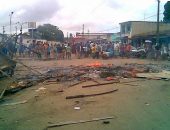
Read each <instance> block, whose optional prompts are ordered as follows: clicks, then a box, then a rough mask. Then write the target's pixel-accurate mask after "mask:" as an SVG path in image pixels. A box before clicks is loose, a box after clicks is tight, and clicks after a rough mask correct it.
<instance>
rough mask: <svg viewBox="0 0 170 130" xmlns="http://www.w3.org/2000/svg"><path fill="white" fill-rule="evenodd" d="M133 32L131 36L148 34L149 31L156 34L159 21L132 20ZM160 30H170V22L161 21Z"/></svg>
mask: <svg viewBox="0 0 170 130" xmlns="http://www.w3.org/2000/svg"><path fill="white" fill-rule="evenodd" d="M131 29H132V30H131V34H130V36H129V37H133V36H135V35H140V34H141V35H146V34H147V33H153V34H155V33H156V31H157V23H156V22H132V26H131ZM159 30H160V32H163V31H167V30H170V24H165V23H160V26H159Z"/></svg>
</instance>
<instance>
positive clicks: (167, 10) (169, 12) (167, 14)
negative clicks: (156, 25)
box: [163, 1, 170, 23]
mask: <svg viewBox="0 0 170 130" xmlns="http://www.w3.org/2000/svg"><path fill="white" fill-rule="evenodd" d="M163 14H164V18H163V21H164V22H167V23H170V1H167V3H166V4H165V5H164V13H163Z"/></svg>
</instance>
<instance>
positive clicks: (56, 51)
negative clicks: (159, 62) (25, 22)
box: [14, 41, 168, 60]
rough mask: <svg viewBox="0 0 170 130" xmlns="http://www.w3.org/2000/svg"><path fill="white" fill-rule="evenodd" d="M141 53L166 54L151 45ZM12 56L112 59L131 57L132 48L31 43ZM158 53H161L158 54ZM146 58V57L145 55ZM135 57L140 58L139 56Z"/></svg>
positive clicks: (115, 44) (94, 43) (118, 44)
mask: <svg viewBox="0 0 170 130" xmlns="http://www.w3.org/2000/svg"><path fill="white" fill-rule="evenodd" d="M140 47H142V48H143V50H144V51H143V52H144V53H145V54H147V55H150V54H151V52H154V55H155V57H157V56H159V55H163V54H166V53H167V52H168V50H167V48H166V47H165V46H164V47H162V50H160V51H158V50H157V47H156V46H152V44H142V45H141V46H140ZM14 50H15V51H14V55H18V56H19V57H29V58H32V59H35V58H36V59H47V60H48V59H57V60H63V59H71V58H72V55H73V56H74V57H76V58H78V59H81V58H88V57H91V58H93V59H99V58H102V59H108V58H113V57H128V58H129V57H131V56H132V54H133V51H132V50H133V46H132V45H131V44H130V43H121V42H107V41H87V42H79V43H74V44H73V43H72V44H71V43H66V42H65V43H54V44H49V43H48V42H41V41H37V42H36V41H33V43H31V44H29V45H27V46H26V45H24V44H17V45H16V49H14ZM158 52H161V54H159V53H158ZM135 53H136V52H135ZM145 56H146V55H145ZM137 57H140V56H139V55H138V56H137Z"/></svg>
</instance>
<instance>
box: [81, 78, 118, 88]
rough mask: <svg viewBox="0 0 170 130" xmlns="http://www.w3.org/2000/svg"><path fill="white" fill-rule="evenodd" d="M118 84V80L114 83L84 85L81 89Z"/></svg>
mask: <svg viewBox="0 0 170 130" xmlns="http://www.w3.org/2000/svg"><path fill="white" fill-rule="evenodd" d="M119 82H120V81H119V80H116V81H113V82H109V83H99V84H92V85H85V86H82V88H88V87H94V86H102V85H107V84H113V83H119Z"/></svg>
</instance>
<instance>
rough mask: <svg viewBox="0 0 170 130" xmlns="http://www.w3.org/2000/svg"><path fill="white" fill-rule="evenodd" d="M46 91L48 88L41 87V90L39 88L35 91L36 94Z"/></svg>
mask: <svg viewBox="0 0 170 130" xmlns="http://www.w3.org/2000/svg"><path fill="white" fill-rule="evenodd" d="M44 90H46V88H44V87H40V88H38V89H37V90H35V91H36V92H39V91H44Z"/></svg>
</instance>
